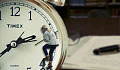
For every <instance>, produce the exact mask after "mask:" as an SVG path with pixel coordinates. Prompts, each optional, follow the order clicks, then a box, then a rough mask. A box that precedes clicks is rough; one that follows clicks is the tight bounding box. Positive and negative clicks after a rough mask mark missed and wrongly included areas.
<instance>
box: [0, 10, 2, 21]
mask: <svg viewBox="0 0 120 70" xmlns="http://www.w3.org/2000/svg"><path fill="white" fill-rule="evenodd" d="M0 20H2V18H1V11H0Z"/></svg>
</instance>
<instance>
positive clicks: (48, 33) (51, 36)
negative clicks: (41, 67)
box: [41, 25, 58, 69]
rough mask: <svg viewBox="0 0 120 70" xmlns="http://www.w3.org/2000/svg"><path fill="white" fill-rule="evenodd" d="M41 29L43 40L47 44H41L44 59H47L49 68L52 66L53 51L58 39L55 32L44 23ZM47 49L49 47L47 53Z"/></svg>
mask: <svg viewBox="0 0 120 70" xmlns="http://www.w3.org/2000/svg"><path fill="white" fill-rule="evenodd" d="M41 30H42V32H43V38H44V41H45V42H47V44H45V45H44V46H43V52H44V54H45V56H46V60H48V61H49V64H48V67H47V68H48V69H49V68H52V61H53V52H54V50H55V49H56V47H57V46H58V39H57V38H56V35H55V33H54V32H53V31H52V30H50V29H48V28H47V26H46V25H43V26H42V28H41ZM47 49H50V51H49V54H48V52H47Z"/></svg>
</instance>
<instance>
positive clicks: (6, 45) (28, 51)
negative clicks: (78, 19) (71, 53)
mask: <svg viewBox="0 0 120 70" xmlns="http://www.w3.org/2000/svg"><path fill="white" fill-rule="evenodd" d="M46 1H49V2H51V3H54V4H56V5H59V6H63V5H64V2H65V1H64V0H61V1H60V0H58V1H56V0H46ZM46 1H43V0H0V70H42V69H43V70H45V68H43V67H41V62H42V60H43V58H44V57H45V55H44V53H43V50H42V47H43V46H44V45H45V44H46V42H44V41H41V40H43V33H42V32H41V27H42V26H43V25H46V26H47V27H48V28H49V29H50V30H52V31H54V32H55V35H56V36H57V39H58V41H59V45H58V46H57V47H56V49H55V51H54V53H53V67H52V69H53V70H59V69H60V67H61V65H62V63H63V62H64V59H65V56H66V49H67V45H68V43H67V42H68V39H67V38H68V37H67V31H66V28H65V25H64V22H63V20H62V19H61V17H60V16H59V14H58V13H57V12H56V10H55V9H54V8H53V7H52V6H51V5H49V4H48V3H47V2H46ZM39 41H41V42H40V43H39V44H37V45H35V44H36V43H38V42H39ZM48 51H49V50H48ZM47 63H48V61H45V64H44V67H46V66H47Z"/></svg>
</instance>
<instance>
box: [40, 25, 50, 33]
mask: <svg viewBox="0 0 120 70" xmlns="http://www.w3.org/2000/svg"><path fill="white" fill-rule="evenodd" d="M46 30H48V28H47V26H46V25H43V26H42V28H41V31H42V32H43V33H44V32H45V31H46Z"/></svg>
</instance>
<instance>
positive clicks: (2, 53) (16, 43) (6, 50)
mask: <svg viewBox="0 0 120 70" xmlns="http://www.w3.org/2000/svg"><path fill="white" fill-rule="evenodd" d="M23 33H24V32H23ZM23 33H22V34H21V35H20V36H19V38H18V39H17V40H16V41H15V40H13V41H11V43H10V44H7V45H6V46H7V48H6V49H5V50H4V51H2V52H1V53H0V57H1V56H2V55H4V54H5V53H6V52H9V51H10V50H11V48H16V47H17V46H18V45H19V44H22V43H27V42H34V41H37V40H33V39H35V38H36V36H35V35H32V36H29V37H26V38H24V39H22V38H21V36H22V35H23Z"/></svg>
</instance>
